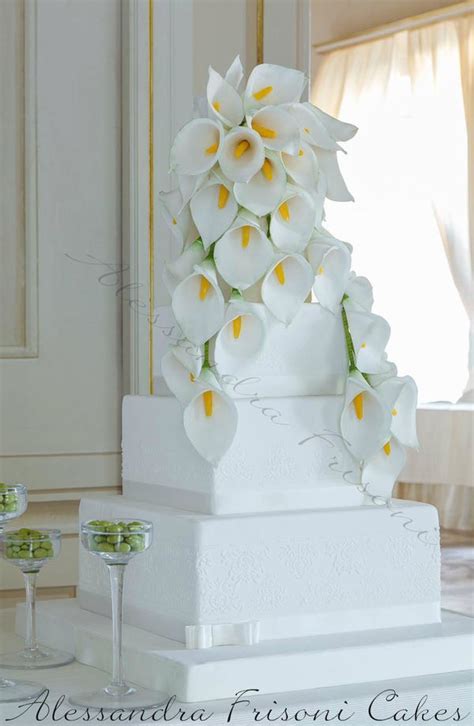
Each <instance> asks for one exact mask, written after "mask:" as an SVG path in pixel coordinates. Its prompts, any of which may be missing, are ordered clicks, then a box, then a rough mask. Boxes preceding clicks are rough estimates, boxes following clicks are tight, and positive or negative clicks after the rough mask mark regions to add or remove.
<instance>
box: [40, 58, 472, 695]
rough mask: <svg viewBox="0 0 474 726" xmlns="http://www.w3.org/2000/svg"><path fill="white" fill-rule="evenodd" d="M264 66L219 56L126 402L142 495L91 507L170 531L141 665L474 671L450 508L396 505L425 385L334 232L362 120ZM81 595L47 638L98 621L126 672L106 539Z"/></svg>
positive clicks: (198, 690) (248, 680)
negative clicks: (137, 376) (146, 369)
mask: <svg viewBox="0 0 474 726" xmlns="http://www.w3.org/2000/svg"><path fill="white" fill-rule="evenodd" d="M242 77H243V72H242V67H241V65H240V61H239V59H238V58H237V59H236V60H235V61H234V63H233V64H232V66H231V67H230V68H229V70H228V71H227V73H226V75H225V77H222V76H220V75H219V74H218V73H216V72H215V71H214V70H213V69H210V71H209V83H208V88H207V100H206V103H205V107H204V112H203V115H202V116H201V117H200V118H196V119H194V120H193V121H191V122H190V123H188V124H187V125H186V126H185V127H184V128H183V129H182V130H181V131H180V132H179V133H178V135H177V137H176V140H175V142H174V145H173V148H172V150H171V169H172V171H173V173H174V175H175V177H176V180H177V187H176V188H175V189H174V190H173V191H170V192H167V193H164V194H162V195H161V196H162V201H163V206H164V214H165V216H166V219H167V220H168V222H169V225H170V227H171V229H172V230H173V233H174V235H175V237H176V240H177V245H178V250H177V255H176V259H174V260H173V261H172V262H170V263H169V264H168V265H167V266H166V270H165V274H164V280H165V283H166V285H167V286H168V289H169V291H170V295H171V306H169V307H163V308H160V309H159V310H157V311H156V312H157V315H156V318H157V320H156V325H155V331H156V333H155V337H157V338H158V340H157V347H158V351H159V357H160V358H161V360H160V373H159V375H157V376H156V378H155V381H154V383H155V395H150V396H127V397H125V400H124V403H123V496H116V497H103V498H92V497H91V498H87V499H84V500H83V501H82V503H81V519H82V520H92V519H93V520H97V519H98V520H102V519H105V520H110V519H114V518H119V519H122V518H126V517H132V518H139V519H147V520H150V521H152V522H153V525H154V542H153V546H152V547H151V548H150V550H149V551H147V552H146V553H144V554H143V555H142V556H141V557H139V558H137V559H136V561H134V562H133V566H130V567H129V568H127V569H128V571H127V587H126V588H125V594H124V598H125V599H124V618H125V622H126V623H128V624H129V625H130V626H134V627H132V628H131V629H130V634H129V636H128V637H129V639H128V648H129V652H130V653H131V657H130V658H129V660H128V662H129V663H130V664H131V665H130V668H131V670H130V673H129V675H130V678H131V680H133V679H137V680H138V681H139V682H141V683H143V685H153V686H158V687H160V688H162V689H164V690H165V691H167V692H168V693H170V694H173V693H176V694H177V696H178V698H179V699H181V700H184V701H196V700H200V699H209V698H224V697H227V696H231V695H232V694H234V693H235V692H236V691H237V690H239V688H246V687H253V686H256V687H258V688H260V689H261V690H262V691H263V692H268V693H272V692H277V691H282V690H283V691H285V690H292V689H293V690H295V689H301V688H310V687H315V686H323V685H336V684H338V683H354V682H361V681H364V680H376V679H383V678H390V677H401V676H405V675H417V674H418V675H419V674H422V673H428V672H439V670H440V669H441V670H449V669H453V670H455V669H456V668H458V667H467V666H465V660H466V656H465V652H464V651H463V656H462V658H461V657H460V655H459V653H458V651H457V650H456V649H457V648H458V647H459V642H460V641H459V640H456V637H457V635H458V633H459V631H458V630H456V628H457V627H458V625H457V624H456V623H454V624H452V626H451V625H449V623H448V624H446V623H443V625H442V626H441V625H436V624H437V623H438V624H439V622H440V550H439V532H438V518H437V512H436V510H435V509H434V508H433V507H431V506H428V505H424V504H419V503H415V502H398V501H392V499H391V494H392V489H393V485H394V483H395V481H396V479H397V477H398V475H399V473H400V471H401V470H402V468H403V465H404V462H405V447H406V446H411V447H416V446H417V438H416V429H415V414H416V398H417V391H416V386H415V383H414V381H413V380H412V379H411V378H410V377H407V376H405V377H399V376H398V375H397V371H396V368H395V366H394V364H393V363H390V362H389V361H388V360H387V356H386V353H385V347H386V344H387V341H388V338H389V333H390V329H389V326H388V324H387V323H386V322H385V320H383V319H382V318H381V317H379V316H378V315H375V314H374V313H373V312H372V304H373V298H372V288H371V286H370V283H369V282H368V280H367V279H366V278H364V277H359V276H358V275H356V274H355V273H354V272H352V271H351V247H350V245H349V244H347V243H345V242H342V241H340V240H338V239H336V238H335V237H333V236H332V235H331V234H330V233H329V232H328V231H327V230H326V229H325V228H324V200H325V198H329V199H332V200H335V201H347V200H351V199H352V197H351V195H350V193H349V192H348V190H347V187H346V185H345V183H344V181H343V179H342V176H341V173H340V171H339V167H338V162H337V155H338V153H339V152H340V150H341V146H340V142H344V141H348V140H349V139H350V138H351V137H352V136H353V135H354V134H355V132H356V128H355V127H354V126H352V125H350V124H347V123H343V122H341V121H339V120H337V119H335V118H332V117H330V116H328V115H327V114H325V113H323V112H322V111H321V110H320V109H318V108H316V107H314V106H313V105H311V104H310V103H305V102H301V96H302V92H303V88H304V85H305V78H304V76H303V74H302V73H300V72H299V71H296V70H291V69H287V68H282V67H279V66H273V65H267V64H264V65H259V66H257V67H256V68H255V69H254V70H253V71H252V73H251V74H250V77H249V79H248V81H247V84H246V87H245V90H244V91H243V92H241V91H240V90H239V89H240V86H241V84H242ZM79 604H80V608H81V609H80V610H79V609H77V611H71V610H70V608H71V607H77V605H76V606H69V605H68V604H67V603H66V604H65V605H62V606H55V604H54V603H51V604H50V606H49V610H47V609H45V615H44V618H45V621H44V622H45V632H46V631H48V632H49V637H50V640H51V641H52V642H57V638H58V637H59V636H58V635H57V634H58V632H60V631H61V627H62V626H61V625H60V623H61V622H63V621H64V623H69V625H68V626H67V627H64V628H63V631H61V632H63V633H64V639H65V642H64V643H63V645H70V642H69V641H68V640H67V638H70V637H71V636H70V631H71V630H74V632H76V629H79V632H80V633H81V635H80V638H79V641H78V642H80V643H83V642H84V643H85V645H84V646H82V645H76V652H78V650H77V649H78V648H79V656H78V657H79V658H81V659H83V660H85V661H86V662H90V663H92V664H94V665H98V666H99V667H103V648H102V649H101V647H100V642H101V641H100V633H102V632H103V631H102V630H101V628H102V626H101V622H102V621H104V622H105V619H104V618H103V617H102V618H101V617H100V616H101V615H102V616H104V615H108V614H109V613H110V595H109V591H108V585H107V582H106V579H105V577H104V572H103V563H102V562H101V561H100V560H99V559H98V558H94V557H91V556H90V555H89V553H87V552H85V551H84V550H82V551H81V554H80V583H79ZM60 607H61V608H62V610H61V609H60ZM55 608H56V610H55ZM58 608H59V609H58ZM55 613H56V615H55ZM68 613H69V615H68ZM48 618H49V619H50V620H49V621H48ZM62 618H63V620H61V619H62ZM48 622H49V623H50V625H49V626H48ZM104 627H105V626H104ZM109 627H110V626H109ZM109 627H108V628H107V629H106V631H107V632H108V630H109ZM459 627H461V629H462V627H464V629H465V626H459ZM48 628H49V630H48ZM450 628H451V630H453V629H454V630H453V632H451V630H450ZM439 629H442V630H439ZM455 630H456V632H454V631H455ZM143 631H146V632H145V634H143ZM84 633H87V634H88V636H90V637H88V638H87V637H86V636H85V635H84ZM422 637H423V638H424V640H423V645H422V646H420V647H415V644H416V642H419V639H420V638H422ZM76 638H77V635H76ZM84 638H85V639H84ZM420 642H421V641H420ZM218 646H219V647H218ZM463 659H464V660H463ZM216 668H218V669H219V670H218V673H219V677H218V678H216V673H217V671H216Z"/></svg>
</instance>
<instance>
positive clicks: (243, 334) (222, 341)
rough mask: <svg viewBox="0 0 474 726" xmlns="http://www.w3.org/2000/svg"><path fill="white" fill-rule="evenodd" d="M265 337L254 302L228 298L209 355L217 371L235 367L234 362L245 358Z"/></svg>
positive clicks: (223, 372) (220, 371) (256, 351)
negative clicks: (220, 325) (211, 354)
mask: <svg viewBox="0 0 474 726" xmlns="http://www.w3.org/2000/svg"><path fill="white" fill-rule="evenodd" d="M264 340H265V322H264V320H263V317H262V315H261V313H260V312H259V309H258V307H257V306H256V305H252V303H248V302H246V301H245V300H244V299H243V298H242V297H240V296H236V297H231V299H230V301H229V304H228V306H227V310H226V314H225V323H224V325H223V326H222V328H221V330H220V331H219V333H218V334H217V336H216V339H215V343H214V352H213V357H214V361H215V363H216V366H217V370H218V371H219V373H220V374H222V375H224V374H226V373H229V372H232V371H234V370H235V362H236V361H248V360H250V359H251V358H253V357H254V356H255V355H256V354H257V353H258V351H259V350H260V349H261V347H262V345H263V342H264Z"/></svg>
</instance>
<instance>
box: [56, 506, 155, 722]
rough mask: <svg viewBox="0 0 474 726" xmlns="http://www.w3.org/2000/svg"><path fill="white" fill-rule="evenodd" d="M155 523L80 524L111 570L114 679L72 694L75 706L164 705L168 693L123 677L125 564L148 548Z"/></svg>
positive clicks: (92, 548) (91, 546) (86, 540)
mask: <svg viewBox="0 0 474 726" xmlns="http://www.w3.org/2000/svg"><path fill="white" fill-rule="evenodd" d="M152 535H153V526H152V524H151V522H145V521H143V520H140V521H137V520H131V519H125V520H118V519H114V520H111V521H104V520H93V521H90V522H85V523H83V524H82V525H81V541H82V544H83V546H84V548H85V549H86V550H87V551H88V552H90V553H91V554H93V555H95V556H96V557H100V558H101V559H102V560H103V561H104V563H105V565H106V566H107V569H108V571H109V577H110V588H111V593H112V662H113V666H112V681H111V682H110V684H109V685H108V686H106V687H105V688H101V689H99V690H97V691H88V692H83V693H77V694H74V695H73V696H70V697H69V702H70V703H71V704H72V705H73V706H86V707H87V706H88V707H91V708H99V709H100V708H102V709H104V710H109V711H110V710H115V709H136V708H140V709H143V708H152V707H156V706H159V705H161V704H162V703H164V701H165V700H166V698H167V696H166V695H165V694H164V693H160V692H159V691H152V690H148V689H145V688H140V687H139V686H135V685H132V684H130V683H127V682H126V681H125V679H124V677H123V660H122V601H123V580H124V574H125V568H126V566H127V565H128V563H129V562H130V560H131V559H133V558H134V557H136V556H137V555H138V554H140V553H141V552H144V551H145V550H147V549H148V548H149V547H150V545H151V542H152Z"/></svg>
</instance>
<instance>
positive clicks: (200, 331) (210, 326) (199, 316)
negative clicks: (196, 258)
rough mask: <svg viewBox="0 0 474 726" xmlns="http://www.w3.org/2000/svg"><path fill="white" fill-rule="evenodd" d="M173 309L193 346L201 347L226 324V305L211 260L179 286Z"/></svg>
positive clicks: (197, 266)
mask: <svg viewBox="0 0 474 726" xmlns="http://www.w3.org/2000/svg"><path fill="white" fill-rule="evenodd" d="M171 305H172V309H173V313H174V316H175V318H176V321H177V323H178V325H179V326H180V328H181V330H182V331H183V333H184V335H185V336H186V338H188V339H189V340H190V341H191V342H192V343H194V345H202V344H203V343H205V342H206V341H207V340H209V339H210V338H212V336H213V335H214V334H215V333H217V331H218V330H219V329H220V328H221V326H222V323H223V322H224V312H225V302H224V296H223V294H222V291H221V289H220V287H219V284H218V282H217V277H216V269H215V266H214V263H213V262H212V261H211V260H204V262H203V263H202V264H201V265H196V267H195V271H194V272H193V273H192V274H191V275H189V277H187V278H186V279H185V280H183V281H182V282H180V283H179V285H178V286H177V287H176V289H175V291H174V293H173V299H172V303H171Z"/></svg>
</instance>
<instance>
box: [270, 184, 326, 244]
mask: <svg viewBox="0 0 474 726" xmlns="http://www.w3.org/2000/svg"><path fill="white" fill-rule="evenodd" d="M315 219H316V208H315V204H314V202H313V199H312V198H311V195H310V194H308V193H307V192H305V191H304V190H303V189H298V188H297V187H288V191H287V193H286V194H285V196H284V197H283V200H282V201H281V202H280V204H279V206H278V207H277V209H275V211H274V212H273V214H272V217H271V221H270V237H271V239H272V242H273V244H274V245H275V247H278V249H280V250H282V251H283V252H302V251H303V250H304V249H305V247H306V245H307V244H308V241H309V239H310V237H311V234H312V232H313V230H314V223H315Z"/></svg>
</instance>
